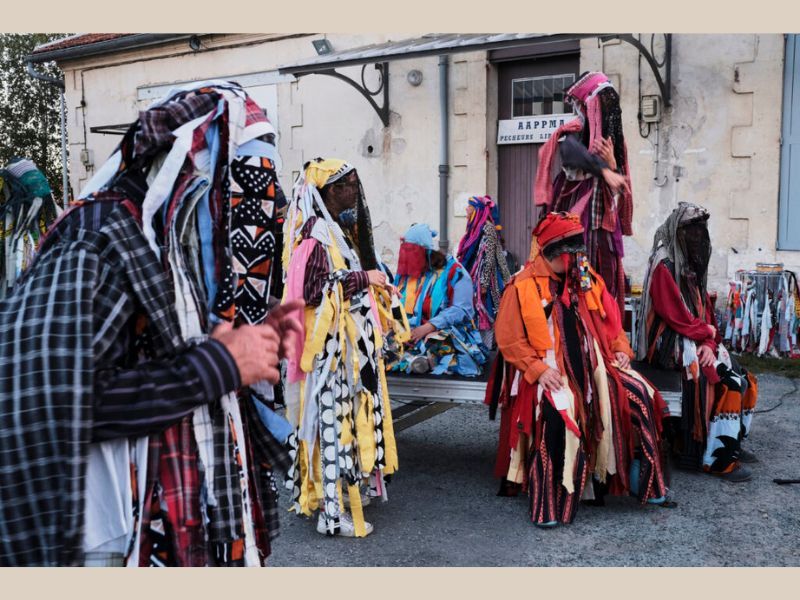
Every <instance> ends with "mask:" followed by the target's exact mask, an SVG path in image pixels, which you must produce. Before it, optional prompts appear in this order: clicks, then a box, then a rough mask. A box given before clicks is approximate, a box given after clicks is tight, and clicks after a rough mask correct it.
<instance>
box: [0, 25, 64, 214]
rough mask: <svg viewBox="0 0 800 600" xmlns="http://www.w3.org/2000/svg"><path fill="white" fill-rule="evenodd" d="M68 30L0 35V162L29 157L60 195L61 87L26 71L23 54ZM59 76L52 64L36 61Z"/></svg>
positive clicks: (53, 75)
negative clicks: (15, 157)
mask: <svg viewBox="0 0 800 600" xmlns="http://www.w3.org/2000/svg"><path fill="white" fill-rule="evenodd" d="M65 35H67V34H62V33H57V34H49V33H28V34H10V33H3V34H0V166H4V165H5V164H7V163H8V162H9V160H10V159H11V158H12V157H14V156H23V157H26V158H30V159H31V160H33V161H34V162H35V163H36V165H37V166H38V167H39V168H40V169H41V170H42V172H44V174H45V175H46V176H47V180H48V182H49V183H50V187H51V188H52V189H53V193H54V195H55V197H56V198H57V199H60V198H61V186H62V184H61V181H62V180H61V129H60V127H61V121H60V115H59V113H58V111H59V110H60V107H61V104H60V97H59V96H60V93H61V92H60V90H59V89H58V88H56V87H55V86H52V85H50V84H47V83H44V82H43V81H38V80H36V79H34V78H32V77H31V76H30V75H28V73H27V71H26V65H25V57H26V56H28V55H29V54H30V53H31V52H33V49H34V48H35V47H36V46H37V45H39V44H43V43H45V42H48V41H50V40H53V39H57V38H61V37H64V36H65ZM36 69H37V70H38V71H39V72H41V73H44V74H46V75H50V76H52V77H58V78H60V77H62V73H61V70H60V69H59V68H58V67H57V66H56V65H55V63H49V64H41V65H36Z"/></svg>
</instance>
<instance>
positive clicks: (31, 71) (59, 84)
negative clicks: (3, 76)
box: [27, 61, 69, 208]
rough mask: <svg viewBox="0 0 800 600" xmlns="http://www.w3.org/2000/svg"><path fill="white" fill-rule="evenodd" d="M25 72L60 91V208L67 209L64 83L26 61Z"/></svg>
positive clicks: (67, 185) (67, 181) (67, 184)
mask: <svg viewBox="0 0 800 600" xmlns="http://www.w3.org/2000/svg"><path fill="white" fill-rule="evenodd" d="M27 71H28V75H30V76H31V77H33V78H34V79H38V80H39V81H43V82H45V83H49V84H50V85H54V86H56V87H57V88H59V89H60V90H61V93H60V94H59V98H60V100H61V103H60V105H61V110H60V111H59V113H60V116H61V179H62V187H61V193H62V207H63V208H67V204H68V203H69V178H68V175H67V173H68V168H67V122H66V110H65V103H64V81H63V80H61V79H57V78H55V77H50V76H49V75H44V74H42V73H39V72H38V71H37V70H36V69H34V68H33V63H32V62H31V61H28V63H27Z"/></svg>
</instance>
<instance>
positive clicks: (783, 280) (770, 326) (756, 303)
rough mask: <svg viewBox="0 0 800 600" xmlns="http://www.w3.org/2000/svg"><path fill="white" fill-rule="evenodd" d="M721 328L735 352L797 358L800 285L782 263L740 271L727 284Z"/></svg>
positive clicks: (793, 274)
mask: <svg viewBox="0 0 800 600" xmlns="http://www.w3.org/2000/svg"><path fill="white" fill-rule="evenodd" d="M721 327H722V329H723V333H724V339H725V342H726V343H727V344H728V345H729V346H730V349H731V350H733V351H734V352H742V353H747V354H757V355H758V356H765V355H768V356H773V357H782V358H800V347H798V339H797V334H798V328H800V288H799V287H798V283H797V276H796V275H795V273H794V272H792V271H786V270H784V269H783V265H767V264H759V265H756V269H754V270H740V271H737V272H736V275H735V278H734V280H733V281H731V282H730V284H729V290H728V298H727V302H726V304H725V312H724V315H723V320H722V323H721Z"/></svg>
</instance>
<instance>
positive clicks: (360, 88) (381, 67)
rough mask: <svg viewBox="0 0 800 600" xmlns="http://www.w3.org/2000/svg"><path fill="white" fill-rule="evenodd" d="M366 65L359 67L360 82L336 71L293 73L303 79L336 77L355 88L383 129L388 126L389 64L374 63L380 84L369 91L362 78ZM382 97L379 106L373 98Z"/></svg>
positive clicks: (321, 70) (323, 70) (322, 70)
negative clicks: (310, 76)
mask: <svg viewBox="0 0 800 600" xmlns="http://www.w3.org/2000/svg"><path fill="white" fill-rule="evenodd" d="M368 66H370V65H368V64H365V65H362V66H361V82H360V83H359V82H358V81H355V80H354V79H351V78H350V77H348V76H347V75H344V74H342V73H339V72H338V71H337V70H336V69H320V70H319V71H309V72H308V73H295V74H294V75H295V77H303V76H304V75H328V76H329V77H336V79H341V80H342V81H344V82H345V83H347V84H348V85H350V86H352V87H353V88H355V90H356V91H357V92H358V93H359V94H361V95H362V96H364V98H366V100H367V102H369V105H370V106H371V107H372V108H373V109H374V110H375V112H376V113H378V116H379V117H380V118H381V122H382V123H383V126H384V127H388V126H389V63H388V62H382V63H374V67H375V70H376V71H378V77H379V78H380V83H379V84H378V88H377V89H375V90H371V89H369V87H368V86H367V83H366V79H365V77H364V75H365V73H366V70H367V67H368ZM379 96H383V100H382V104H381V105H380V106H379V105H378V103H377V102H376V101H375V98H377V97H379Z"/></svg>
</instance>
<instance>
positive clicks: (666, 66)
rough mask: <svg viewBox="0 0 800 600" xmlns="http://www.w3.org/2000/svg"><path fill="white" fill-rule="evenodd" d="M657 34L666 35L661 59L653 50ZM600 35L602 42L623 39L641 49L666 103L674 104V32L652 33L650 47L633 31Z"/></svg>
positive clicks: (640, 52) (668, 104) (640, 51)
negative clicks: (636, 36) (658, 58)
mask: <svg viewBox="0 0 800 600" xmlns="http://www.w3.org/2000/svg"><path fill="white" fill-rule="evenodd" d="M656 35H663V36H664V56H663V57H662V59H661V60H660V61H659V60H657V59H656V57H655V52H654V50H653V46H654V42H655V38H656ZM598 37H599V38H600V41H601V42H606V41H608V40H621V41H623V42H627V43H628V44H630V45H631V46H633V47H634V48H636V49H637V50H638V51H639V54H641V55H642V56H643V57H644V59H645V60H646V61H647V64H648V65H650V68H651V69H652V71H653V75H654V76H655V78H656V83H657V84H658V89H659V91H660V92H661V97H662V98H663V99H664V104H665V105H666V106H672V34H671V33H662V34H656V33H654V34H652V35H651V36H650V48H649V49H648V48H647V47H646V46H645V45H644V44H642V42H641V41H639V40H638V39H637V38H635V37H634V36H633V34H631V33H618V34H614V35H601V36H598ZM662 71H663V74H662Z"/></svg>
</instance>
